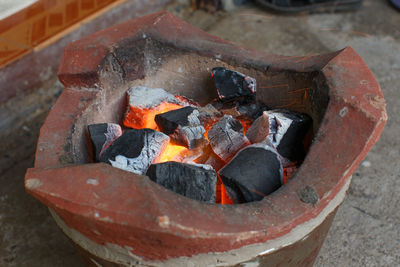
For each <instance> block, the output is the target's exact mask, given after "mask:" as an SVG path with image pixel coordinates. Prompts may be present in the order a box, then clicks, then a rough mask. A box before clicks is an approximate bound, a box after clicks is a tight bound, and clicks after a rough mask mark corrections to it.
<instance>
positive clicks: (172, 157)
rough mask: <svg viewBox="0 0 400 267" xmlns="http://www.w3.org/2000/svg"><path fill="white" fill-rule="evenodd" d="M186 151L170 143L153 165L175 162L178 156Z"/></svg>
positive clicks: (182, 147)
mask: <svg viewBox="0 0 400 267" xmlns="http://www.w3.org/2000/svg"><path fill="white" fill-rule="evenodd" d="M186 151H188V149H187V148H186V147H184V146H178V145H174V144H172V143H171V142H170V143H169V144H168V145H167V147H166V148H165V150H164V151H163V152H162V154H161V155H160V157H159V159H158V160H157V162H155V163H162V162H167V161H177V160H178V156H179V155H180V154H182V153H184V152H186Z"/></svg>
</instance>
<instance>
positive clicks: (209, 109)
mask: <svg viewBox="0 0 400 267" xmlns="http://www.w3.org/2000/svg"><path fill="white" fill-rule="evenodd" d="M197 110H198V111H199V116H198V118H199V120H200V122H201V124H202V125H203V126H204V128H209V127H211V126H212V125H213V124H214V123H215V122H217V121H218V120H219V119H220V118H221V117H222V113H221V112H220V111H219V110H217V109H216V108H215V107H214V106H213V105H212V104H207V105H206V106H204V107H197Z"/></svg>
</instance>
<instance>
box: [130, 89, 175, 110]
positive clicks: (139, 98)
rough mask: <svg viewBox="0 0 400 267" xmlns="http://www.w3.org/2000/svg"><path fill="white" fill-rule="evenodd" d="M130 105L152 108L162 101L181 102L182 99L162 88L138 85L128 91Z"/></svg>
mask: <svg viewBox="0 0 400 267" xmlns="http://www.w3.org/2000/svg"><path fill="white" fill-rule="evenodd" d="M127 94H128V97H129V105H130V106H132V107H138V108H144V109H148V108H152V107H155V106H158V105H159V104H161V103H162V102H168V103H174V104H180V101H179V100H178V99H176V98H175V96H174V95H173V94H171V93H168V92H167V91H165V90H164V89H162V88H149V87H145V86H136V87H133V88H130V89H129V90H128V91H127Z"/></svg>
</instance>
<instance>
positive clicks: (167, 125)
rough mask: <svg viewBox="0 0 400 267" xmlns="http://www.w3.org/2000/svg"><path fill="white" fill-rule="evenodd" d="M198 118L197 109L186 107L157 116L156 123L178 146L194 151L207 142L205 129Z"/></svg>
mask: <svg viewBox="0 0 400 267" xmlns="http://www.w3.org/2000/svg"><path fill="white" fill-rule="evenodd" d="M198 116H199V111H198V110H197V109H195V108H193V107H184V108H180V109H176V110H171V111H168V112H165V113H161V114H157V115H156V117H155V121H156V123H157V126H158V127H159V128H160V129H161V131H162V132H163V133H165V134H167V135H169V136H170V137H171V138H172V140H173V141H174V142H175V143H176V144H179V145H183V146H186V147H187V148H189V149H193V148H195V147H196V146H198V145H199V144H202V143H204V142H205V138H204V133H205V129H204V127H203V125H202V124H201V122H200V120H199V118H198Z"/></svg>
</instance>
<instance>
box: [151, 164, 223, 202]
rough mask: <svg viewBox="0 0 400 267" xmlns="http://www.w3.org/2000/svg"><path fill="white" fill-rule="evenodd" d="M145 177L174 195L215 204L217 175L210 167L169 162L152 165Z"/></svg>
mask: <svg viewBox="0 0 400 267" xmlns="http://www.w3.org/2000/svg"><path fill="white" fill-rule="evenodd" d="M146 175H147V176H149V177H150V179H151V180H152V181H154V182H156V183H157V184H159V185H162V186H163V187H165V188H167V189H169V190H172V191H173V192H175V193H178V194H180V195H183V196H186V197H188V198H191V199H195V200H199V201H205V202H210V203H215V199H216V182H217V173H216V172H215V170H214V169H213V168H212V167H211V166H208V165H202V164H196V165H194V164H186V163H180V162H174V161H169V162H164V163H158V164H152V165H151V166H150V167H149V169H148V170H147V173H146Z"/></svg>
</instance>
